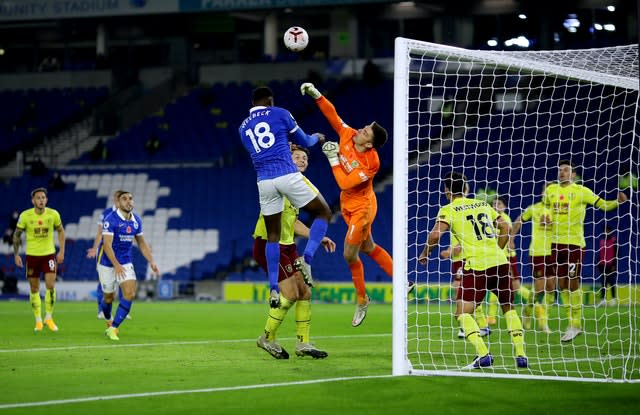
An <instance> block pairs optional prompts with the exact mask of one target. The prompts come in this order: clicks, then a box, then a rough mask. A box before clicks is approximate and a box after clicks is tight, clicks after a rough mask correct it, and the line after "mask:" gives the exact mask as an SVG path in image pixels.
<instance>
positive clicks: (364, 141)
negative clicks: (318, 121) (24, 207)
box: [300, 82, 413, 327]
mask: <svg viewBox="0 0 640 415" xmlns="http://www.w3.org/2000/svg"><path fill="white" fill-rule="evenodd" d="M300 92H301V93H302V95H305V94H306V95H309V96H310V97H311V98H313V99H315V101H316V104H317V105H318V107H319V108H320V110H321V111H322V114H324V116H325V118H326V119H327V121H329V124H331V127H333V129H334V130H335V131H336V133H338V136H339V137H340V143H335V142H331V141H328V142H325V143H324V145H323V146H322V151H323V152H324V154H325V155H326V156H327V159H328V160H329V164H331V170H332V171H333V176H334V177H335V179H336V182H337V183H338V186H339V187H340V189H341V193H340V207H341V210H342V217H343V218H344V221H345V222H346V224H347V235H346V237H345V241H344V258H345V260H346V261H347V264H348V266H349V270H350V271H351V278H352V280H353V285H354V287H355V289H356V297H357V305H356V311H355V314H354V315H353V320H352V321H351V325H352V326H353V327H357V326H359V325H360V324H362V321H363V320H364V319H365V317H366V316H367V308H368V307H369V302H370V299H369V296H368V295H367V293H366V288H365V282H364V267H363V265H362V262H361V261H360V258H359V254H360V251H362V252H364V253H365V254H367V255H369V256H370V257H371V259H373V260H374V261H375V262H376V263H377V264H378V265H379V266H380V267H381V268H382V269H383V270H384V272H385V273H386V274H387V275H388V276H389V277H391V276H392V275H393V260H392V258H391V255H389V253H388V252H387V251H386V250H384V249H383V248H382V247H380V246H379V245H376V243H375V242H374V241H373V236H372V235H371V224H372V223H373V221H374V219H375V217H376V212H377V210H378V205H377V200H376V194H375V193H374V191H373V178H374V177H375V175H376V173H378V170H379V169H380V159H379V158H378V152H377V150H376V149H377V148H380V147H381V146H382V145H384V143H386V142H387V131H386V130H385V129H384V128H383V127H381V126H380V125H379V124H378V123H377V122H372V123H371V124H368V125H365V126H364V127H362V128H361V129H359V130H356V129H355V128H351V127H349V126H348V125H347V124H346V123H344V122H343V121H342V119H341V118H340V117H339V116H338V113H337V112H336V109H335V107H334V106H333V104H332V103H331V102H330V101H329V100H328V99H327V98H325V97H324V96H322V94H321V93H320V91H318V90H317V89H316V87H315V86H314V85H313V84H312V83H308V82H307V83H304V84H302V85H301V87H300ZM412 286H413V285H412Z"/></svg>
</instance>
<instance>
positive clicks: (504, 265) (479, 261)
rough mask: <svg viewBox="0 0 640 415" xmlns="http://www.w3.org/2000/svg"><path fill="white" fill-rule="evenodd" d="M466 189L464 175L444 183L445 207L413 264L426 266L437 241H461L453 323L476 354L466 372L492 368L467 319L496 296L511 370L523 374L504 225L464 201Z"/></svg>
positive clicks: (479, 205) (480, 205) (486, 209)
mask: <svg viewBox="0 0 640 415" xmlns="http://www.w3.org/2000/svg"><path fill="white" fill-rule="evenodd" d="M466 188H467V178H466V177H465V176H464V175H463V174H460V173H456V172H452V173H449V174H448V175H447V176H446V177H445V178H444V192H445V196H446V197H447V200H449V202H450V203H449V204H448V205H446V206H443V207H441V208H440V211H439V212H438V215H437V219H436V223H435V224H434V226H433V229H432V230H431V232H430V233H429V237H428V240H427V245H426V246H425V247H424V249H423V250H422V253H421V254H420V257H419V258H418V261H419V262H420V263H421V264H423V265H426V264H427V261H428V260H429V254H430V253H431V251H432V250H433V248H435V247H436V246H438V244H439V242H440V238H441V237H442V235H443V234H444V233H445V232H447V231H451V233H452V234H453V235H454V236H455V237H456V239H458V241H460V246H462V250H463V252H464V254H465V263H464V272H463V275H462V282H461V285H460V289H459V290H458V292H457V299H456V317H457V320H458V323H459V324H460V327H461V328H462V329H463V330H464V333H465V335H466V337H467V341H469V343H471V344H472V345H473V346H474V347H475V349H476V354H477V356H476V358H475V359H474V360H473V362H472V363H471V364H469V365H468V366H466V367H465V369H477V368H482V367H489V366H491V365H493V356H491V353H489V349H488V348H487V345H486V344H485V342H484V340H483V339H482V338H481V337H480V328H479V327H478V323H476V321H475V320H474V319H473V317H472V316H471V314H472V313H473V312H474V311H475V309H476V308H477V306H478V304H480V303H482V301H483V300H484V298H485V295H486V293H487V290H490V291H492V292H493V293H494V294H496V295H497V296H498V301H499V302H500V305H501V306H502V312H503V313H504V317H505V320H506V322H507V330H508V331H509V335H510V336H511V342H512V343H513V346H514V350H515V355H516V366H517V367H519V368H526V367H527V366H528V360H527V357H526V355H525V352H524V331H523V329H522V322H521V321H520V317H518V313H516V311H515V309H514V308H513V298H514V293H513V288H512V287H511V281H512V280H511V277H510V276H509V260H508V259H507V256H506V255H505V253H504V250H503V249H504V246H505V245H506V244H507V241H508V239H509V224H508V223H507V222H505V221H504V220H503V219H502V218H501V217H500V216H499V215H498V212H496V211H495V210H494V209H493V208H492V207H491V206H489V205H488V204H487V203H486V202H484V201H481V200H478V199H469V198H467V197H465V196H464V195H465V192H466ZM494 223H495V224H497V227H498V229H497V231H498V232H496V229H495V227H494Z"/></svg>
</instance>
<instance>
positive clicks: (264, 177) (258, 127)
mask: <svg viewBox="0 0 640 415" xmlns="http://www.w3.org/2000/svg"><path fill="white" fill-rule="evenodd" d="M252 104H253V107H252V108H251V109H250V110H249V116H248V117H247V118H246V119H245V120H244V121H243V122H242V124H241V125H240V128H239V129H238V132H239V133H240V139H241V140H242V143H243V145H244V147H245V148H246V150H247V151H248V152H249V155H250V156H251V161H252V162H253V166H254V167H255V169H256V174H257V179H258V193H259V196H260V209H261V211H262V214H263V216H264V221H265V225H266V228H267V243H266V248H265V256H266V259H267V270H268V271H267V273H268V274H269V287H270V300H269V303H270V305H271V307H272V308H277V307H278V306H279V304H280V289H279V287H278V261H279V259H280V244H279V241H280V226H281V218H280V216H281V213H282V211H283V209H284V197H286V198H287V199H289V201H290V202H291V204H292V205H293V206H295V207H297V208H302V209H304V210H306V211H307V212H308V213H309V214H311V216H312V217H313V218H314V220H313V223H312V224H311V227H310V231H309V239H308V241H307V245H306V246H305V249H304V254H303V256H302V257H300V258H298V259H297V260H296V261H295V266H296V267H297V268H298V270H300V272H301V273H302V275H303V277H304V280H305V282H306V283H307V284H308V285H309V286H313V277H312V276H311V267H310V266H309V264H310V263H311V260H312V259H313V256H314V254H315V252H316V250H317V249H318V247H319V246H320V244H321V242H322V238H324V236H325V234H326V232H327V226H328V222H329V219H330V218H331V209H329V206H328V205H327V202H326V201H325V200H324V198H323V197H322V195H321V194H320V192H319V191H318V189H316V187H315V186H314V185H313V184H311V182H310V181H309V180H308V179H306V178H305V177H304V176H303V175H302V173H300V172H299V171H298V169H297V167H296V165H295V164H294V163H293V161H292V159H291V149H290V144H289V142H290V141H292V142H294V143H295V144H299V145H301V146H303V147H310V146H312V145H314V144H316V143H317V142H319V141H320V142H321V143H322V142H324V135H322V134H320V133H316V134H313V135H307V134H306V133H305V132H304V131H303V130H302V129H301V128H300V126H298V124H297V123H296V120H295V119H294V118H293V115H291V113H290V112H289V111H287V110H286V109H284V108H280V107H276V106H274V100H273V92H272V91H271V89H270V88H268V87H259V88H256V89H255V90H254V91H253V94H252Z"/></svg>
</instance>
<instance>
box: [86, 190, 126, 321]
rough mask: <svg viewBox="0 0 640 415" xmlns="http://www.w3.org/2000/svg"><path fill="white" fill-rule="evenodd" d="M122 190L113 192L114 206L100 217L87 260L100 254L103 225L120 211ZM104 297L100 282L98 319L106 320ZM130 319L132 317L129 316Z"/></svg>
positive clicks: (97, 292) (104, 211)
mask: <svg viewBox="0 0 640 415" xmlns="http://www.w3.org/2000/svg"><path fill="white" fill-rule="evenodd" d="M122 192H123V191H122V190H116V191H115V192H113V206H111V207H108V208H106V209H105V210H103V211H102V214H101V215H100V220H99V221H98V231H97V232H96V237H95V238H94V240H93V246H91V248H89V249H87V258H95V257H96V256H97V253H98V248H99V247H100V242H102V225H103V224H104V220H105V219H106V217H107V216H109V215H110V214H111V213H112V212H115V211H116V210H118V197H119V196H120V195H121V194H122ZM103 297H104V293H103V292H102V285H101V284H100V281H99V280H98V286H97V287H96V300H97V303H98V319H99V320H104V313H103V312H102V306H101V305H100V304H101V303H102V298H103ZM118 300H122V291H121V290H119V291H118ZM128 317H130V316H128Z"/></svg>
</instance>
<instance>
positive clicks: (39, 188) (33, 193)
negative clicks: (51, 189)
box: [31, 187, 47, 199]
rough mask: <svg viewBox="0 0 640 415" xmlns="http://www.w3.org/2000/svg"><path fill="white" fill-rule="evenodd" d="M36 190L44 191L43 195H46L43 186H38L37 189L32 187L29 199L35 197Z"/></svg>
mask: <svg viewBox="0 0 640 415" xmlns="http://www.w3.org/2000/svg"><path fill="white" fill-rule="evenodd" d="M38 192H42V193H44V195H45V196H46V195H47V189H45V188H44V187H38V188H37V189H33V190H32V191H31V199H33V198H34V197H35V195H36V193H38Z"/></svg>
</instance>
